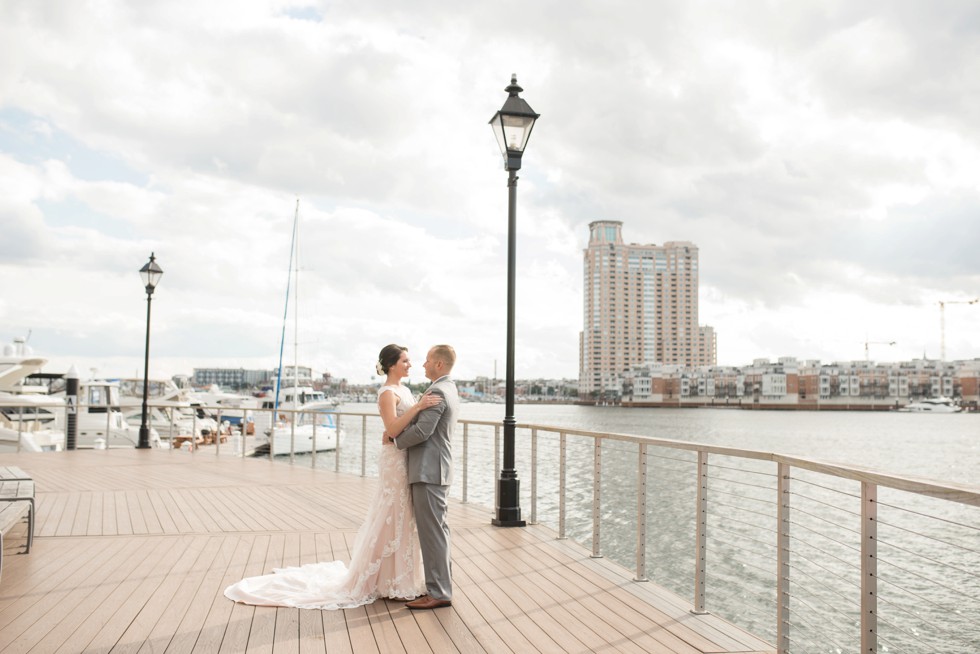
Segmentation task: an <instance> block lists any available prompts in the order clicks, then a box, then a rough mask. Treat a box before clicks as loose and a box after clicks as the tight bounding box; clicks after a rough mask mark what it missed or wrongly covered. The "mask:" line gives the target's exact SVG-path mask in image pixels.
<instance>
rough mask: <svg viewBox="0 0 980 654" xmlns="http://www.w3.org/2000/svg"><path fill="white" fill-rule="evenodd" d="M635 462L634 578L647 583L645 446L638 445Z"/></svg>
mask: <svg viewBox="0 0 980 654" xmlns="http://www.w3.org/2000/svg"><path fill="white" fill-rule="evenodd" d="M639 451H640V452H639V457H638V460H637V462H636V576H634V577H633V581H647V444H646V443H640V447H639Z"/></svg>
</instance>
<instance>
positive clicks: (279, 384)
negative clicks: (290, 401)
mask: <svg viewBox="0 0 980 654" xmlns="http://www.w3.org/2000/svg"><path fill="white" fill-rule="evenodd" d="M298 225H299V198H296V210H295V212H294V213H293V235H292V238H291V240H290V243H289V268H288V270H287V273H286V303H285V306H283V309H282V334H281V336H280V338H279V369H278V370H277V371H276V399H275V402H274V403H273V413H272V428H273V430H274V429H275V424H276V417H277V416H278V415H279V390H280V389H281V388H282V353H283V349H284V348H285V346H286V320H287V318H288V317H289V290H290V286H291V283H292V279H293V272H294V270H293V258H294V256H295V255H296V230H297V227H298ZM295 322H296V323H298V322H299V320H296V321H295ZM293 328H294V330H295V329H296V325H293ZM293 341H294V345H293V347H294V348H295V347H296V346H295V341H296V333H295V331H294V335H293ZM294 357H295V353H294ZM293 375H294V376H295V375H296V369H295V368H294V369H293Z"/></svg>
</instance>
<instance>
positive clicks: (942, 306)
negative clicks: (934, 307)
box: [939, 297, 980, 361]
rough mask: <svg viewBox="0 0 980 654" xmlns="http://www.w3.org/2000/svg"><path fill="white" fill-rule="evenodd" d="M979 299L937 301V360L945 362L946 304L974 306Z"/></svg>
mask: <svg viewBox="0 0 980 654" xmlns="http://www.w3.org/2000/svg"><path fill="white" fill-rule="evenodd" d="M977 302H980V298H978V297H975V298H973V299H972V300H940V301H939V360H940V361H946V305H947V304H976V303H977Z"/></svg>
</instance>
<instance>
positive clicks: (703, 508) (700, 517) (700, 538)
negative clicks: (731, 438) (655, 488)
mask: <svg viewBox="0 0 980 654" xmlns="http://www.w3.org/2000/svg"><path fill="white" fill-rule="evenodd" d="M696 524H697V531H696V535H695V549H696V550H697V551H696V552H695V556H694V609H693V611H692V613H696V614H698V615H700V614H703V613H707V611H706V610H705V601H704V586H705V576H706V574H707V554H708V552H707V549H708V453H707V452H704V451H698V499H697V520H696Z"/></svg>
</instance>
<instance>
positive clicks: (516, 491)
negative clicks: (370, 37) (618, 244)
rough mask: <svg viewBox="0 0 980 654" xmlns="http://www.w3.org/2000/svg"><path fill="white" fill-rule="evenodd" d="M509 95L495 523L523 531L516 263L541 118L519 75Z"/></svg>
mask: <svg viewBox="0 0 980 654" xmlns="http://www.w3.org/2000/svg"><path fill="white" fill-rule="evenodd" d="M504 90H505V91H507V93H508V94H509V95H508V97H507V100H505V101H504V106H503V107H502V108H501V109H500V111H498V112H497V113H496V114H494V116H493V118H491V119H490V126H491V127H493V133H494V135H496V137H497V143H499V144H500V152H501V153H502V154H503V155H504V170H507V171H509V172H510V176H509V178H508V180H507V189H508V200H509V202H508V207H507V219H508V221H507V386H506V397H505V411H504V464H503V466H502V467H501V469H500V478H499V479H498V480H497V514H496V517H494V519H493V520H492V521H491V522H492V524H494V525H496V526H498V527H523V526H524V525H525V522H524V521H523V520H521V498H520V490H521V482H520V480H519V479H518V478H517V470H516V468H515V467H514V431H515V428H516V426H517V420H515V419H514V298H515V287H516V284H515V281H516V273H515V270H514V268H515V263H516V260H517V171H518V170H520V169H521V156H522V155H523V154H524V147H525V146H526V145H527V140H528V138H529V137H530V136H531V130H532V129H533V128H534V121H536V120H537V119H538V117H539V114H536V113H534V110H532V109H531V107H530V106H529V105H528V103H527V102H525V101H524V100H523V99H521V98H520V97H518V95H517V94H518V93H520V92H521V91H523V90H524V89H522V88H521V87H520V86H518V85H517V75H512V76H511V78H510V86H508V87H507V88H506V89H504Z"/></svg>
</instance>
